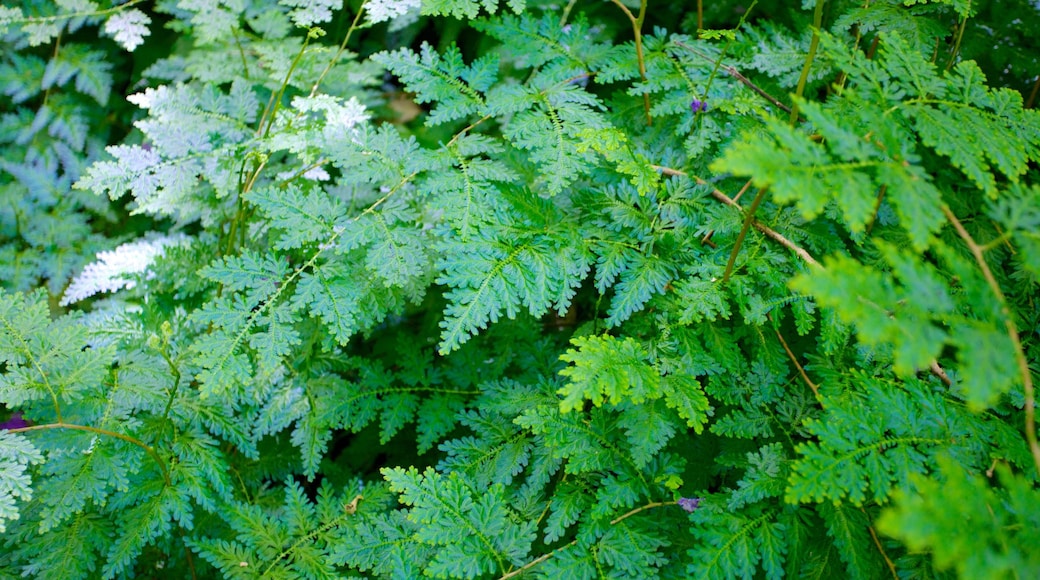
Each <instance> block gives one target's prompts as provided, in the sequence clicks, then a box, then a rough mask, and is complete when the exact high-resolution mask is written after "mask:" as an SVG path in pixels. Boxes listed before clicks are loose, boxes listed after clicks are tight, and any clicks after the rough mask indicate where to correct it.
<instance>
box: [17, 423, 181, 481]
mask: <svg viewBox="0 0 1040 580" xmlns="http://www.w3.org/2000/svg"><path fill="white" fill-rule="evenodd" d="M46 429H71V430H73V431H86V432H88V433H96V434H98V435H107V436H109V437H115V438H116V439H122V440H123V441H126V442H127V443H130V444H132V445H136V446H138V447H140V448H141V449H144V450H145V451H146V452H147V453H148V455H150V456H151V457H152V459H154V460H155V462H156V463H158V464H159V469H160V470H161V471H162V476H163V481H165V482H166V485H167V486H170V485H173V484H172V483H171V482H170V472H169V470H167V469H166V464H165V463H164V462H163V460H162V458H161V457H159V454H158V453H156V451H155V449H152V448H151V447H150V446H148V444H146V443H145V442H143V441H141V440H140V439H135V438H133V437H131V436H129V435H124V434H122V433H116V432H115V431H109V430H108V429H99V428H97V427H91V426H89V425H74V424H72V423H47V424H45V425H30V426H29V427H20V428H18V429H8V430H7V432H8V433H26V432H28V431H43V430H46Z"/></svg>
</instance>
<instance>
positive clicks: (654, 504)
mask: <svg viewBox="0 0 1040 580" xmlns="http://www.w3.org/2000/svg"><path fill="white" fill-rule="evenodd" d="M675 503H676V502H674V501H655V502H651V503H648V504H646V505H644V506H640V507H637V508H635V509H634V510H632V511H629V512H627V513H625V514H622V515H620V516H618V517H616V518H614V519H612V520H610V525H612V526H613V525H616V524H617V523H618V522H621V521H622V520H626V519H628V518H630V517H632V516H634V515H636V514H638V513H639V512H642V511H644V510H648V509H653V508H657V507H662V506H666V505H675ZM577 543H578V540H574V541H573V542H571V543H569V544H567V545H564V546H560V547H559V548H556V549H555V550H553V551H552V552H549V553H548V554H542V555H541V556H538V557H537V558H535V559H534V560H531V561H530V562H528V563H526V564H524V565H523V566H521V567H519V568H517V569H516V570H513V571H512V572H509V573H508V574H505V575H503V576H501V577H499V579H498V580H508V579H509V578H512V577H514V576H519V575H520V574H523V573H524V572H526V571H527V570H530V569H531V568H534V567H535V566H537V565H538V564H541V563H542V562H544V561H546V560H548V559H549V558H552V557H553V556H554V555H556V554H557V553H559V552H562V551H563V550H566V549H567V548H570V547H571V546H574V545H577Z"/></svg>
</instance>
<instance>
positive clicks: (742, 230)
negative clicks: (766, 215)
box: [722, 186, 769, 284]
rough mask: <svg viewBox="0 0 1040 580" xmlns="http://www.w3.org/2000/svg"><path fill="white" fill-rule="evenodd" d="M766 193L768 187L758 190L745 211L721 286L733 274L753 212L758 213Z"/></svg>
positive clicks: (752, 218)
mask: <svg viewBox="0 0 1040 580" xmlns="http://www.w3.org/2000/svg"><path fill="white" fill-rule="evenodd" d="M766 191H769V187H768V186H767V187H760V188H758V193H756V194H755V199H753V200H751V207H749V208H748V209H747V212H746V213H747V215H745V216H744V223H743V224H742V225H741V226H740V233H739V234H737V241H736V242H734V243H733V250H732V251H730V253H729V260H728V261H727V262H726V271H725V272H723V273H722V283H723V284H725V283H726V282H727V281H729V275H730V274H732V273H733V267H734V266H735V265H736V263H737V255H738V254H740V248H741V246H743V245H744V238H746V237H747V232H748V229H750V228H751V222H753V221H755V212H756V211H758V206H759V205H761V204H762V200H763V199H764V198H765V196H766ZM734 203H736V202H734Z"/></svg>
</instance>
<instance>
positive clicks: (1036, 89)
mask: <svg viewBox="0 0 1040 580" xmlns="http://www.w3.org/2000/svg"><path fill="white" fill-rule="evenodd" d="M1037 93H1040V76H1037V77H1036V82H1035V83H1033V90H1032V91H1030V92H1029V98H1028V99H1026V107H1025V108H1027V109H1032V108H1033V105H1034V104H1035V103H1036V95H1037Z"/></svg>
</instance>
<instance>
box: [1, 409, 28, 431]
mask: <svg viewBox="0 0 1040 580" xmlns="http://www.w3.org/2000/svg"><path fill="white" fill-rule="evenodd" d="M28 426H29V422H28V421H26V420H25V419H22V414H21V413H18V412H15V413H12V414H11V417H10V418H9V419H7V420H6V421H4V422H3V423H0V429H3V430H7V429H21V428H22V427H28Z"/></svg>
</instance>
